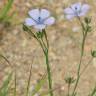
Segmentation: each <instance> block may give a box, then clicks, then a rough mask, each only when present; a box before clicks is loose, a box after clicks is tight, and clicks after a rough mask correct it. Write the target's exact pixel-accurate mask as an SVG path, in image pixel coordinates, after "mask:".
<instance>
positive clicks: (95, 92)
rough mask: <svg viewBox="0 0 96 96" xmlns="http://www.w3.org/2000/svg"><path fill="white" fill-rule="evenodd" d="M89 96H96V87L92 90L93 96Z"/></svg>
mask: <svg viewBox="0 0 96 96" xmlns="http://www.w3.org/2000/svg"><path fill="white" fill-rule="evenodd" d="M88 96H96V85H95V87H94V89H93V90H92V92H91V94H89V95H88Z"/></svg>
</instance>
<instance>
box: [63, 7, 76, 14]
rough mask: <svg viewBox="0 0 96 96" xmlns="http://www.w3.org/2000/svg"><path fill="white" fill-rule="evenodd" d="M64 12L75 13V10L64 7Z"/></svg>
mask: <svg viewBox="0 0 96 96" xmlns="http://www.w3.org/2000/svg"><path fill="white" fill-rule="evenodd" d="M64 13H65V14H66V15H71V14H74V12H73V10H72V9H71V8H66V9H64Z"/></svg>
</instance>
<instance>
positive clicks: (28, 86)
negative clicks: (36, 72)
mask: <svg viewBox="0 0 96 96" xmlns="http://www.w3.org/2000/svg"><path fill="white" fill-rule="evenodd" d="M31 75H32V64H31V68H30V73H29V78H28V84H27V92H26V96H28V94H29V88H30V81H31Z"/></svg>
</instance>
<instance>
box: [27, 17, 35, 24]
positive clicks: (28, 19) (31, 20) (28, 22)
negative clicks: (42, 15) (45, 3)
mask: <svg viewBox="0 0 96 96" xmlns="http://www.w3.org/2000/svg"><path fill="white" fill-rule="evenodd" d="M25 25H27V26H32V25H36V22H35V21H34V20H33V19H31V18H26V19H25Z"/></svg>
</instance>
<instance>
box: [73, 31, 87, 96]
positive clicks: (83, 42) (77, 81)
mask: <svg viewBox="0 0 96 96" xmlns="http://www.w3.org/2000/svg"><path fill="white" fill-rule="evenodd" d="M86 36H87V32H85V34H84V35H83V41H82V47H81V57H80V62H79V66H78V72H77V80H76V84H75V87H74V89H73V93H72V96H74V94H75V91H76V89H77V86H78V83H79V79H80V69H81V64H82V58H83V55H84V45H85V40H86Z"/></svg>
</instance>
